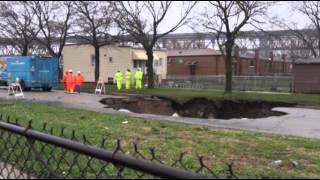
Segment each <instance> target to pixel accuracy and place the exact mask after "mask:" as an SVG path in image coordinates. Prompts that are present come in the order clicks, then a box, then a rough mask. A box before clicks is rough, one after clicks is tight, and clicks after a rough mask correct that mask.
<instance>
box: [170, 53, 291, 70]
mask: <svg viewBox="0 0 320 180" xmlns="http://www.w3.org/2000/svg"><path fill="white" fill-rule="evenodd" d="M233 58H234V60H233V74H234V75H238V76H241V75H243V76H245V75H269V74H274V73H291V68H292V65H291V62H289V61H288V60H287V59H286V56H281V57H275V56H274V55H273V53H272V52H271V53H270V54H269V58H267V59H263V58H261V57H260V55H259V50H255V51H254V53H241V52H240V49H239V48H235V51H234V55H233ZM167 65H168V68H167V71H168V75H169V76H170V75H172V76H175V75H224V74H225V62H224V58H223V55H222V53H221V52H220V51H217V50H214V49H190V50H170V51H168V63H167Z"/></svg>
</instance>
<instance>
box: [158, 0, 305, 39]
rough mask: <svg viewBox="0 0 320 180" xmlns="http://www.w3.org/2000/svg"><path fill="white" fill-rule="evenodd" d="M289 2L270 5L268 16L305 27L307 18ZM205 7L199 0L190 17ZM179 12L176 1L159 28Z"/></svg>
mask: <svg viewBox="0 0 320 180" xmlns="http://www.w3.org/2000/svg"><path fill="white" fill-rule="evenodd" d="M290 3H292V2H288V1H280V2H278V3H277V4H276V5H275V6H272V7H270V8H269V10H268V14H269V16H270V17H272V16H278V17H280V18H282V19H285V20H286V21H287V22H296V23H298V27H299V28H303V27H305V26H306V25H307V24H308V23H309V20H308V19H307V18H306V17H305V16H303V15H301V14H299V13H297V12H294V10H293V9H292V7H291V5H290ZM205 7H211V6H210V5H208V2H205V1H200V2H199V3H198V4H197V6H196V7H195V9H194V10H193V13H192V17H196V16H198V15H199V14H200V13H201V12H204V9H205ZM180 12H181V2H180V3H178V2H177V4H175V6H174V7H172V9H171V10H170V12H169V13H168V14H169V15H168V17H167V18H166V19H165V20H164V22H163V24H162V26H161V30H165V29H167V28H169V27H171V26H172V25H174V24H175V23H176V22H177V21H178V20H179V17H180ZM263 27H264V29H265V30H279V27H275V26H273V25H270V24H266V25H263ZM242 30H253V28H252V27H248V26H245V27H244V28H243V29H242ZM188 32H193V30H192V29H191V28H190V27H187V26H184V27H181V28H180V29H179V30H177V31H176V32H175V33H188Z"/></svg>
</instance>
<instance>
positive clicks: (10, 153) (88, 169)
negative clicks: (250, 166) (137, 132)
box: [0, 121, 237, 179]
mask: <svg viewBox="0 0 320 180" xmlns="http://www.w3.org/2000/svg"><path fill="white" fill-rule="evenodd" d="M7 126H9V127H10V128H11V129H9V128H7ZM11 126H12V127H11ZM16 128H22V127H21V126H20V125H18V123H17V122H15V123H8V122H2V121H0V179H35V178H43V179H47V178H50V179H52V178H54V179H61V178H63V179H70V178H72V179H74V178H77V179H78V178H79V179H93V178H95V179H106V178H108V179H123V178H134V179H137V178H138V179H150V178H152V179H155V178H156V179H157V178H166V177H172V176H171V175H172V174H171V175H170V172H166V171H163V169H162V168H163V167H160V166H158V165H164V166H165V168H166V167H169V168H173V169H174V170H173V171H175V169H178V170H179V172H175V173H174V174H175V177H181V178H183V177H186V176H187V177H188V173H191V175H195V176H196V177H205V178H218V176H217V175H216V173H215V172H213V171H212V170H211V168H209V167H208V166H207V165H206V163H205V160H204V157H202V156H198V157H196V159H197V160H198V163H196V165H195V166H194V167H193V169H190V167H189V166H188V165H186V163H185V162H186V161H185V159H186V158H185V157H186V153H182V154H181V155H180V156H178V157H177V158H176V160H174V161H173V162H172V163H168V162H165V161H163V160H161V159H160V158H159V157H158V155H157V153H156V150H155V149H153V148H151V149H150V150H149V152H148V153H146V152H145V151H141V150H139V145H138V144H137V143H133V145H132V150H131V151H130V152H126V151H125V150H124V149H123V148H122V146H121V141H120V140H118V141H117V145H116V149H115V150H114V151H111V152H112V154H113V155H112V156H118V155H119V154H120V155H122V154H123V155H128V156H130V157H132V158H134V159H137V160H147V161H148V162H151V163H152V164H149V165H148V166H154V167H153V168H154V169H156V171H155V172H154V173H150V171H149V172H148V171H147V170H144V169H139V168H138V166H139V164H140V163H139V164H137V165H133V166H131V167H130V166H124V165H119V164H118V163H117V162H118V161H113V159H111V160H107V159H101V158H97V156H96V154H95V153H94V152H92V154H88V152H87V153H85V151H81V147H80V148H79V149H74V150H70V149H68V148H66V147H64V146H63V144H64V143H68V142H69V144H70V142H71V143H72V142H77V143H79V141H80V139H77V137H76V135H75V131H73V133H72V136H71V139H70V140H71V141H70V140H68V139H65V137H66V135H65V133H64V129H61V134H60V135H59V136H60V137H64V138H63V139H62V144H61V145H60V144H57V143H56V144H55V143H53V142H54V141H51V140H50V138H52V137H57V136H53V135H52V134H53V129H47V127H46V125H44V127H43V129H42V132H39V131H34V130H32V129H31V123H29V127H28V128H23V132H22V133H21V132H20V133H19V132H18V130H17V132H18V133H17V132H15V131H16V130H15V129H16ZM12 129H13V130H12ZM28 133H33V134H35V135H36V136H37V135H38V136H39V137H40V136H43V134H45V135H48V139H47V140H45V141H41V140H39V139H36V138H32V137H36V136H35V135H33V136H32V135H30V134H28ZM39 133H40V134H39ZM81 141H82V142H81V145H85V147H87V146H90V142H89V141H88V140H87V139H86V137H85V136H83V137H82V138H81ZM105 142H106V140H105V139H104V140H103V141H102V143H101V147H100V148H98V147H94V148H93V149H94V150H97V151H100V150H104V149H105V148H106V147H105V146H106V143H105ZM90 147H92V146H90ZM119 157H120V156H119ZM143 163H145V162H142V165H143ZM165 164H166V165H165ZM140 165H141V164H140ZM135 166H137V167H135ZM157 167H160V168H158V171H159V172H158V171H157ZM232 167H233V165H232V163H230V164H227V166H226V169H225V172H224V173H225V174H226V177H224V178H237V176H236V175H234V173H233V168H232ZM138 169H139V170H138ZM166 173H168V174H166ZM190 177H192V176H190Z"/></svg>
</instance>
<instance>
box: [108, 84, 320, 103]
mask: <svg viewBox="0 0 320 180" xmlns="http://www.w3.org/2000/svg"><path fill="white" fill-rule="evenodd" d="M109 92H115V93H137V94H150V95H158V96H165V97H170V98H173V99H176V100H180V101H186V100H188V99H191V98H194V97H207V98H210V99H220V98H225V99H244V100H265V101H272V102H287V103H297V104H300V105H309V106H320V95H305V94H290V95H289V94H288V95H287V94H261V93H246V92H239V91H234V92H233V93H232V94H225V93H224V92H223V91H221V90H195V89H168V88H162V89H159V88H156V89H142V90H139V91H136V90H130V91H126V90H121V91H116V90H114V89H109Z"/></svg>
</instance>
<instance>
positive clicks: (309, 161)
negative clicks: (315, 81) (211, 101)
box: [0, 90, 320, 178]
mask: <svg viewBox="0 0 320 180" xmlns="http://www.w3.org/2000/svg"><path fill="white" fill-rule="evenodd" d="M141 93H157V94H160V95H168V94H170V93H174V94H170V95H171V96H175V95H177V94H179V97H190V96H197V95H201V96H203V95H206V96H208V97H210V98H217V97H218V98H220V97H222V96H223V94H222V93H221V92H214V91H201V93H200V92H198V91H177V90H162V91H160V90H153V91H149V90H142V91H141ZM233 96H234V95H233ZM276 99H277V98H275V100H276ZM297 100H300V99H299V98H298V99H297ZM316 102H318V101H316ZM0 113H1V114H3V115H10V116H11V119H15V118H18V119H19V120H20V122H21V123H22V124H24V125H26V124H27V121H28V120H30V119H32V120H33V127H34V128H35V129H41V128H42V125H43V123H47V124H48V127H53V128H54V133H55V134H59V133H60V128H61V127H66V132H67V133H66V134H68V135H67V136H69V137H70V135H71V130H72V129H75V130H76V131H77V133H76V134H77V137H78V138H81V135H82V134H85V135H86V136H87V139H88V140H89V141H90V142H91V143H92V144H94V145H97V146H98V145H100V144H101V140H102V139H103V138H104V137H105V138H107V142H108V143H107V144H108V147H110V148H111V149H113V148H114V147H115V144H116V139H121V140H122V145H123V147H124V149H125V151H129V152H132V151H133V148H132V142H136V141H137V142H139V144H140V145H139V147H140V149H141V151H142V152H143V153H144V154H145V155H147V156H148V153H147V152H148V148H149V147H155V148H156V152H157V155H158V157H159V159H161V160H163V161H165V162H167V163H170V162H171V163H172V162H174V160H176V159H177V158H178V155H179V153H181V152H187V154H188V155H187V158H186V164H187V166H188V167H189V168H191V169H197V168H198V167H199V166H198V163H197V161H196V158H194V157H195V156H196V154H199V155H204V156H206V157H207V158H206V163H207V164H208V165H209V166H210V167H212V168H213V169H214V170H215V171H216V172H218V173H219V174H220V175H224V173H223V172H222V170H224V169H225V168H226V162H228V161H230V160H234V161H235V172H236V174H237V175H238V176H240V177H242V178H254V177H257V176H260V175H262V174H263V175H265V176H267V177H281V178H299V177H301V178H317V177H320V140H318V139H306V138H300V137H291V136H278V135H270V134H262V133H253V132H245V131H237V130H228V129H220V128H211V127H210V128H209V127H204V126H195V125H187V124H181V123H173V122H164V121H156V120H145V119H139V118H131V117H128V116H125V115H110V114H103V113H96V112H89V111H82V110H74V109H64V108H61V107H51V106H47V105H42V104H34V103H27V102H17V101H4V100H2V101H0ZM123 121H128V122H129V123H128V124H122V122H123ZM148 157H150V155H149V156H148ZM279 159H280V160H284V161H286V162H288V161H290V160H294V161H297V162H299V164H301V166H300V167H298V168H292V167H290V166H284V167H281V168H275V167H272V166H270V165H269V163H270V162H272V161H275V160H279Z"/></svg>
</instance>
